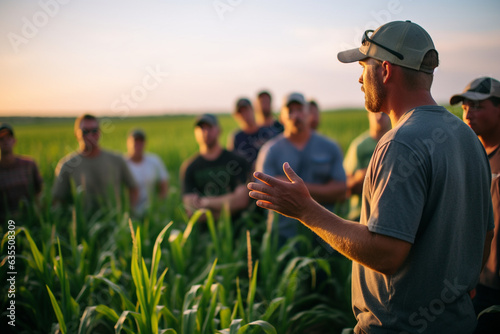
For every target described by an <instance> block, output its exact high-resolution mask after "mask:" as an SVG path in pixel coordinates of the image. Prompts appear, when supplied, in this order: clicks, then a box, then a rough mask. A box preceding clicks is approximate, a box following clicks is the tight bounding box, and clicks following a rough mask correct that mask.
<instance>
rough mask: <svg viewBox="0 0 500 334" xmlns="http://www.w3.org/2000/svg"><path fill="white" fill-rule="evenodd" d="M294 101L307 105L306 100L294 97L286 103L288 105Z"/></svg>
mask: <svg viewBox="0 0 500 334" xmlns="http://www.w3.org/2000/svg"><path fill="white" fill-rule="evenodd" d="M293 102H295V103H298V104H300V105H303V106H304V105H306V103H305V101H302V100H296V99H292V100H290V101H288V102H287V103H286V105H287V106H288V105H290V103H293Z"/></svg>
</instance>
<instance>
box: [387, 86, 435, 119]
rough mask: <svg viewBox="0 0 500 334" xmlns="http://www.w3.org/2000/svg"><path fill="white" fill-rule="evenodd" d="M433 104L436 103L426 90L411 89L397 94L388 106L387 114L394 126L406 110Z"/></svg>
mask: <svg viewBox="0 0 500 334" xmlns="http://www.w3.org/2000/svg"><path fill="white" fill-rule="evenodd" d="M435 105H437V103H436V101H434V99H433V98H432V96H431V94H430V93H429V92H428V91H426V90H421V91H413V92H409V93H407V94H404V93H403V94H401V95H398V96H397V97H396V99H395V100H394V101H393V103H392V105H390V106H388V110H389V112H388V113H387V114H388V115H389V117H390V118H391V123H392V127H393V128H394V127H395V126H396V124H398V123H399V121H400V119H401V118H402V117H403V116H404V115H405V114H406V113H407V112H408V111H410V110H413V109H415V108H417V107H421V106H435Z"/></svg>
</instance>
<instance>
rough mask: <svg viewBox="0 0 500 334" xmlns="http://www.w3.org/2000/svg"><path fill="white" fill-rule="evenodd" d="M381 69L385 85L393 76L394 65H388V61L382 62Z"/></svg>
mask: <svg viewBox="0 0 500 334" xmlns="http://www.w3.org/2000/svg"><path fill="white" fill-rule="evenodd" d="M381 67H382V75H383V77H382V78H383V79H382V80H383V83H387V82H388V80H389V79H390V78H391V77H392V75H393V71H394V65H393V64H391V63H389V62H388V61H383V62H382V65H381Z"/></svg>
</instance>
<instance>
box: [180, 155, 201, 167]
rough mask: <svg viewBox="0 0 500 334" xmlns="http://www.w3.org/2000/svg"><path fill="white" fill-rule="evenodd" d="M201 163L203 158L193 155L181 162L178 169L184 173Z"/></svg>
mask: <svg viewBox="0 0 500 334" xmlns="http://www.w3.org/2000/svg"><path fill="white" fill-rule="evenodd" d="M202 162H203V158H202V157H201V155H200V153H195V154H193V155H192V156H190V157H189V158H187V159H186V160H184V161H183V162H182V164H181V168H180V169H181V170H184V171H185V170H187V169H188V168H190V167H191V166H194V165H196V164H198V163H202Z"/></svg>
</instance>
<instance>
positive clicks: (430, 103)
mask: <svg viewBox="0 0 500 334" xmlns="http://www.w3.org/2000/svg"><path fill="white" fill-rule="evenodd" d="M338 58H339V60H340V61H341V62H344V63H348V62H356V61H359V63H360V64H361V66H362V67H363V73H362V75H361V77H360V78H359V82H360V83H361V85H362V86H361V89H362V91H363V92H364V93H365V107H366V109H367V110H368V111H370V112H384V113H386V114H388V115H389V117H390V118H391V122H392V125H393V129H392V130H390V131H389V132H388V133H387V134H386V135H385V136H384V137H382V139H381V140H380V141H379V143H378V145H377V147H376V149H375V152H374V154H373V157H372V160H371V162H370V165H369V167H368V171H367V176H366V179H365V182H364V186H363V187H364V188H363V203H362V212H361V220H360V223H357V222H352V221H348V220H344V219H342V218H340V217H337V216H335V215H334V214H332V213H331V212H330V211H328V210H325V209H324V208H323V207H321V205H319V204H318V203H317V202H316V201H314V200H313V199H312V197H311V195H310V194H309V191H308V190H307V187H306V186H305V185H304V183H303V181H302V180H301V179H300V178H299V177H298V176H297V175H296V174H295V173H294V171H293V170H292V169H291V168H290V166H289V164H288V163H285V164H284V167H283V168H284V170H285V172H286V174H287V177H288V179H289V180H279V179H275V178H273V177H271V176H268V175H265V174H263V173H259V172H256V173H255V176H256V178H258V179H260V180H262V181H263V183H250V184H249V185H248V188H249V189H250V190H251V192H250V196H251V197H253V198H255V199H257V200H258V201H257V204H258V205H260V206H262V207H265V208H268V209H272V210H276V211H278V212H280V213H282V214H285V215H287V216H290V217H294V218H297V219H299V220H300V221H301V222H302V223H303V224H304V225H306V226H307V227H309V228H310V229H312V230H313V231H314V232H316V233H317V234H318V235H319V236H321V237H322V238H323V239H324V240H325V241H327V242H328V243H329V244H330V245H331V246H332V247H333V248H335V249H336V250H337V251H339V252H340V253H342V254H344V255H345V256H347V257H348V258H350V259H352V260H353V269H352V303H353V311H354V314H355V316H356V319H357V321H358V323H357V325H356V327H355V328H354V332H355V333H357V334H359V333H471V332H472V331H473V330H474V328H475V326H476V317H475V314H474V308H473V306H472V301H471V298H470V296H469V291H471V290H472V289H473V288H474V287H475V285H476V283H477V281H478V278H479V273H480V271H481V265H482V260H483V258H484V257H485V255H486V254H484V253H488V250H489V244H490V242H491V237H492V234H493V231H492V230H493V226H494V225H493V210H492V206H491V197H490V192H489V189H490V183H491V174H490V170H489V166H488V160H487V156H486V153H485V152H484V149H483V148H482V146H481V143H480V142H479V141H478V140H477V137H476V136H475V134H474V133H473V132H472V131H471V130H470V129H469V127H467V126H466V125H465V124H464V123H463V122H462V121H461V120H459V119H458V118H457V117H455V116H453V115H451V114H450V113H449V112H448V111H447V110H446V109H444V108H442V107H439V106H437V105H436V102H435V101H434V99H433V98H432V96H431V93H430V88H431V84H432V80H433V70H434V68H436V67H437V66H438V55H437V52H436V50H435V47H434V44H433V42H432V39H431V37H430V36H429V34H428V33H427V32H426V31H425V30H424V29H423V28H421V27H420V26H418V25H417V24H414V23H412V22H409V21H406V22H403V21H396V22H390V23H387V24H385V25H383V26H381V27H379V28H378V29H377V30H376V31H375V32H373V33H372V31H370V30H368V31H366V32H365V34H364V36H363V42H362V46H361V47H360V48H359V49H353V50H347V51H344V52H340V53H339V54H338ZM471 194H474V195H473V196H471Z"/></svg>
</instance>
